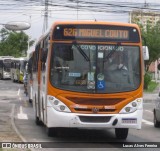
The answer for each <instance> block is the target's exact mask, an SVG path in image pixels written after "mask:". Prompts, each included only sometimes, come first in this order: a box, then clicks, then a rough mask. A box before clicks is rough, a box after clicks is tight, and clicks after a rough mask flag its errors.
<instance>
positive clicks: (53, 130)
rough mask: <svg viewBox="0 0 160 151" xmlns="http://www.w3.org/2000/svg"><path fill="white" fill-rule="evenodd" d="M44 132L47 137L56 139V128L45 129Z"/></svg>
mask: <svg viewBox="0 0 160 151" xmlns="http://www.w3.org/2000/svg"><path fill="white" fill-rule="evenodd" d="M46 132H47V135H48V136H49V137H56V136H57V128H53V127H46Z"/></svg>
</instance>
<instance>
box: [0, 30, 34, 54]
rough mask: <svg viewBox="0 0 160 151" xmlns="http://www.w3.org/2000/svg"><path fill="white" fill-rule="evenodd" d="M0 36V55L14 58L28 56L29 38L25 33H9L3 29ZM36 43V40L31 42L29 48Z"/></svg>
mask: <svg viewBox="0 0 160 151" xmlns="http://www.w3.org/2000/svg"><path fill="white" fill-rule="evenodd" d="M0 34H1V42H0V55H3V56H5V55H10V56H14V57H21V56H26V55H27V50H28V40H29V36H28V35H27V34H26V33H25V32H23V31H20V32H15V31H8V30H7V29H5V28H2V29H1V31H0ZM34 42H35V41H34V40H31V41H29V46H32V45H33V44H34Z"/></svg>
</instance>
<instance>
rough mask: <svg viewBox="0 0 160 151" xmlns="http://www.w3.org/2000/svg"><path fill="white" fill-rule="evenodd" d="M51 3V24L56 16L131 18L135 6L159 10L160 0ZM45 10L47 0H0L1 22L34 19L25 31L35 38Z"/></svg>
mask: <svg viewBox="0 0 160 151" xmlns="http://www.w3.org/2000/svg"><path fill="white" fill-rule="evenodd" d="M48 3H49V6H48V27H50V26H51V24H52V23H53V22H54V21H57V20H95V19H96V20H99V21H100V20H103V21H118V22H128V21H129V15H128V14H129V12H130V11H131V10H133V9H143V10H145V9H147V10H150V11H160V0H146V5H145V0H118V1H117V0H48ZM77 6H78V7H77ZM77 8H78V9H77ZM44 10H45V7H44V0H7V1H6V0H0V23H1V24H2V23H3V24H4V23H7V22H10V21H28V22H31V28H30V29H29V30H27V31H26V32H27V34H29V35H30V37H32V39H38V38H39V37H40V35H41V34H42V31H43V24H44ZM0 28H2V26H0Z"/></svg>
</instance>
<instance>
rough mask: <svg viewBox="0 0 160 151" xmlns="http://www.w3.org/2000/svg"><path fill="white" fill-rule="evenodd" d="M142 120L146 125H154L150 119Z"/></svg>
mask: <svg viewBox="0 0 160 151" xmlns="http://www.w3.org/2000/svg"><path fill="white" fill-rule="evenodd" d="M142 122H143V123H145V124H147V125H152V126H153V125H154V123H153V122H150V121H147V120H144V119H142Z"/></svg>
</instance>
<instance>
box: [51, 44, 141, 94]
mask: <svg viewBox="0 0 160 151" xmlns="http://www.w3.org/2000/svg"><path fill="white" fill-rule="evenodd" d="M140 80H141V72H140V48H139V46H131V45H130V46H129V45H119V46H117V45H106V44H105V45H104V44H86V43H85V44H82V43H80V44H77V43H71V44H66V43H54V44H53V46H52V56H51V69H50V81H51V84H52V85H53V86H54V87H56V88H58V89H63V90H69V91H76V92H84V93H118V92H125V91H132V90H136V89H137V88H138V87H139V86H140V82H141V81H140Z"/></svg>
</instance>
